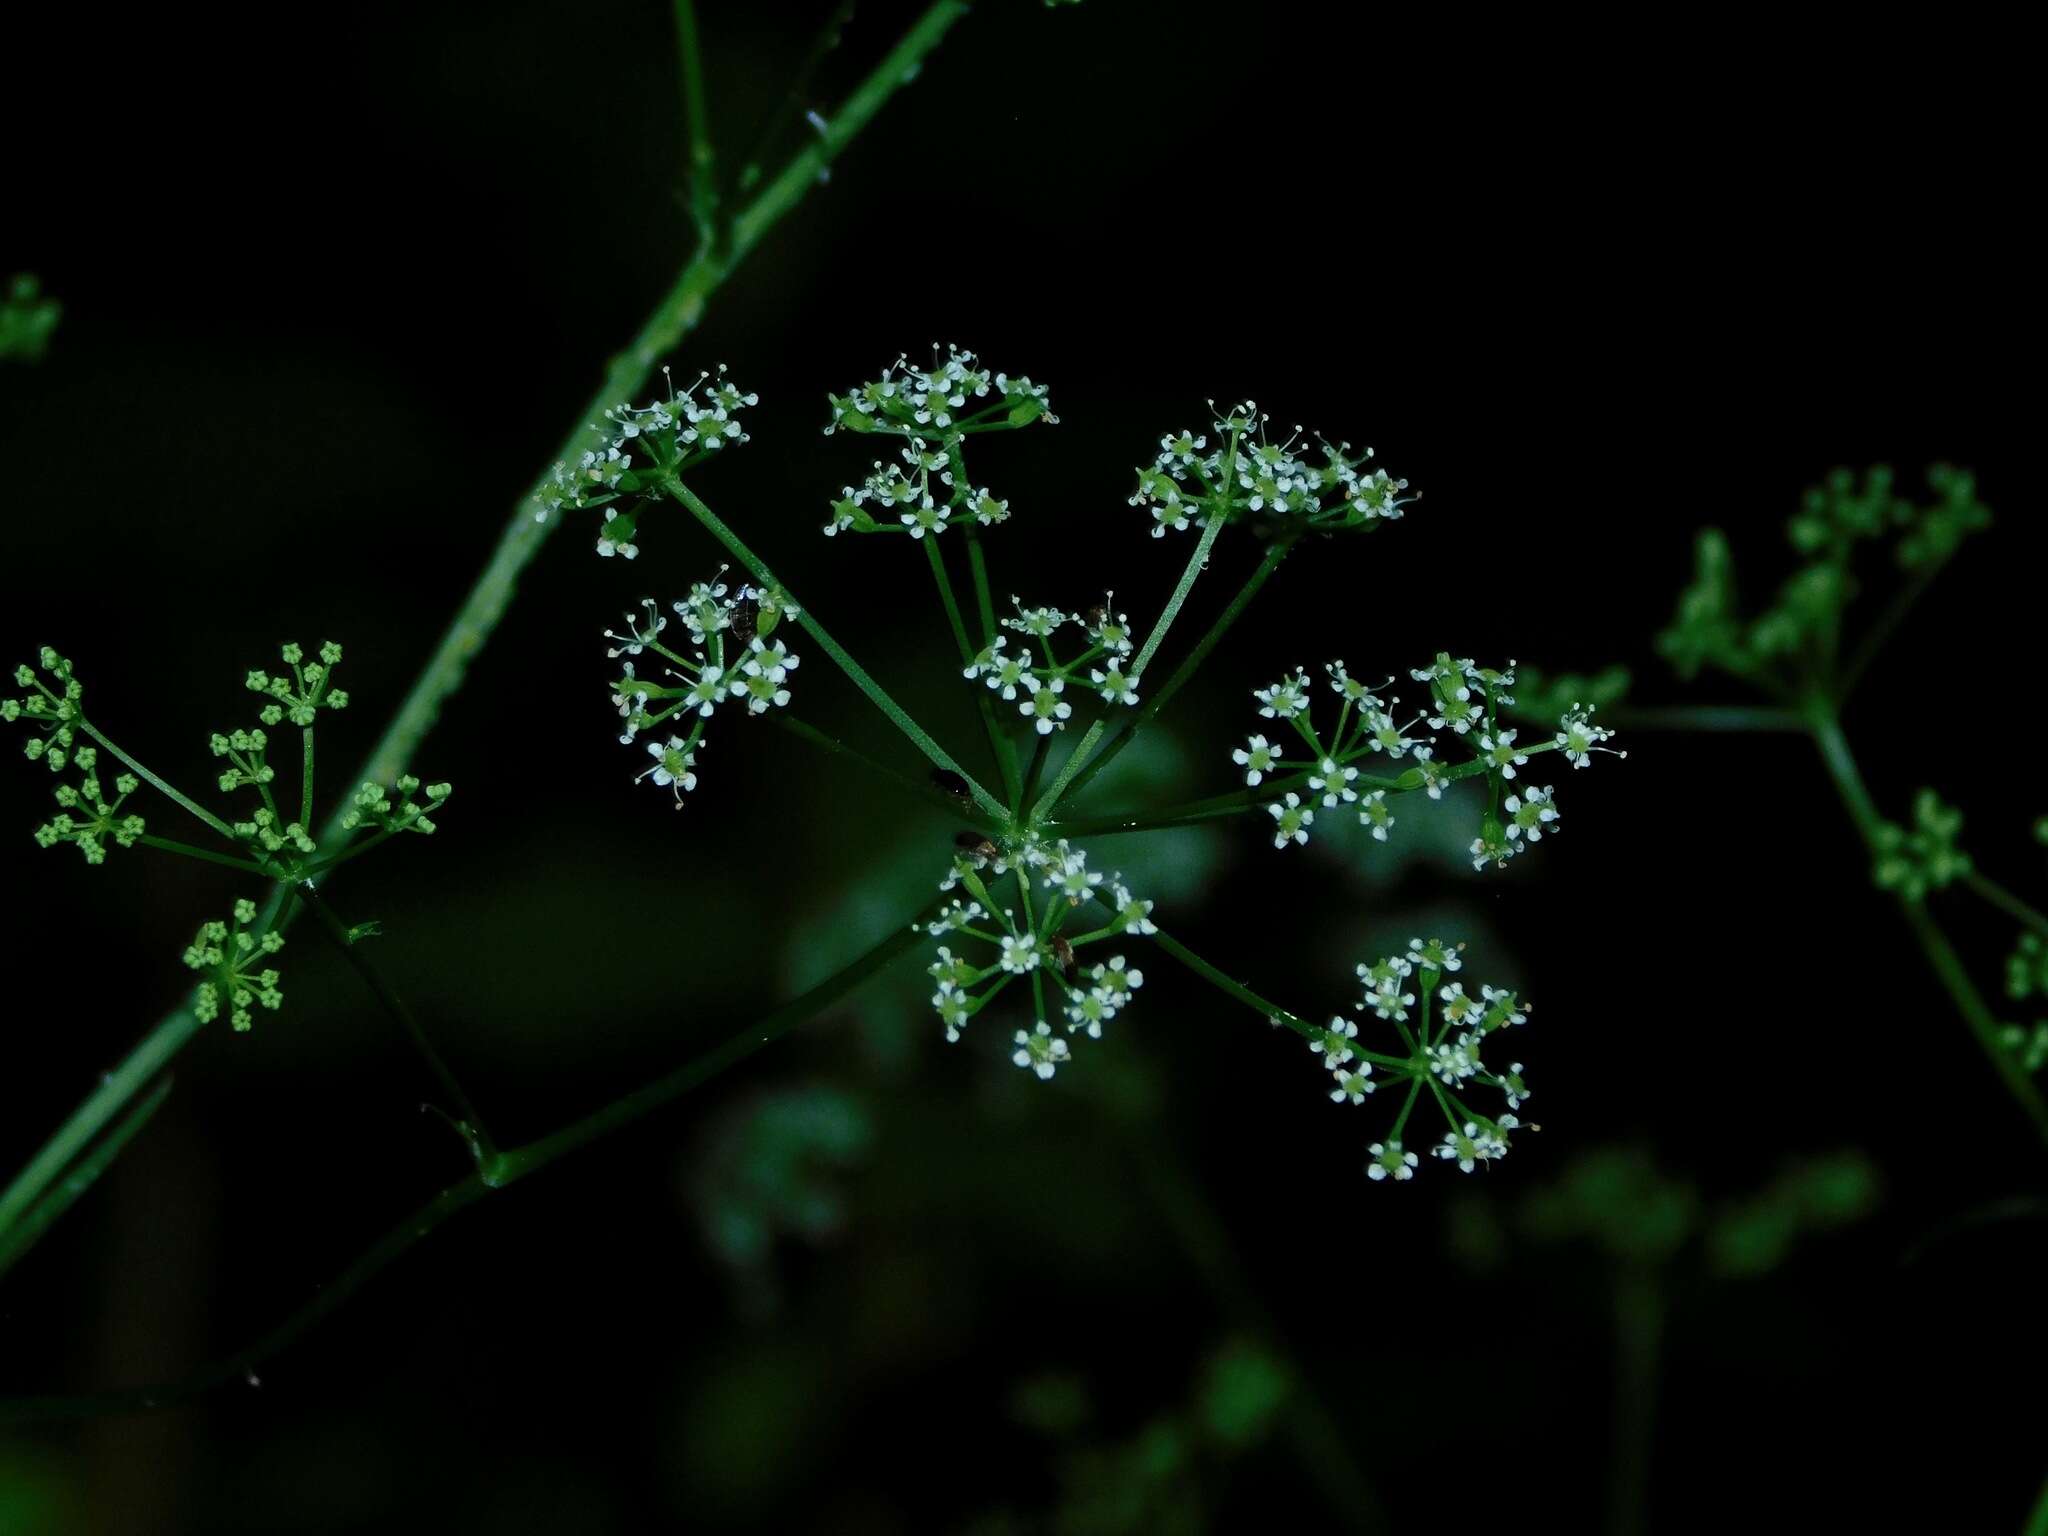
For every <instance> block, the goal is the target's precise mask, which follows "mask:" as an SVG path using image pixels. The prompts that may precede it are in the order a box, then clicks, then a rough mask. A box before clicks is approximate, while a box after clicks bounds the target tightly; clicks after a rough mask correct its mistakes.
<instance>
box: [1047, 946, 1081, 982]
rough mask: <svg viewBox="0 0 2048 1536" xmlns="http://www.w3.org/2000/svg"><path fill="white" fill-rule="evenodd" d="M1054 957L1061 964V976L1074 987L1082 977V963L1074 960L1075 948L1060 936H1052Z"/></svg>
mask: <svg viewBox="0 0 2048 1536" xmlns="http://www.w3.org/2000/svg"><path fill="white" fill-rule="evenodd" d="M1052 957H1053V959H1054V960H1056V961H1058V962H1059V968H1060V974H1061V975H1062V976H1064V977H1066V978H1067V985H1068V986H1070V987H1071V986H1072V985H1073V984H1074V983H1075V982H1076V981H1077V980H1079V979H1080V976H1081V962H1080V961H1078V960H1076V959H1075V958H1074V946H1073V945H1071V944H1069V943H1068V942H1067V941H1066V939H1065V938H1064V937H1063V936H1062V935H1060V934H1057V933H1056V934H1054V935H1053V936H1052Z"/></svg>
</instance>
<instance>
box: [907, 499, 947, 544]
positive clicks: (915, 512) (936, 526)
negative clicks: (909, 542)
mask: <svg viewBox="0 0 2048 1536" xmlns="http://www.w3.org/2000/svg"><path fill="white" fill-rule="evenodd" d="M951 515H952V510H951V508H948V507H942V506H940V505H939V504H938V503H937V502H935V501H933V500H932V498H931V496H930V494H929V493H927V494H926V495H925V497H924V499H923V500H922V501H920V502H919V503H918V504H917V505H916V506H914V507H912V508H911V509H910V510H909V511H907V512H900V513H898V514H897V516H896V520H897V521H898V522H899V523H901V524H903V526H904V527H905V528H908V529H909V530H910V536H911V537H912V538H913V539H921V538H923V537H924V536H925V535H926V534H928V533H943V532H945V529H946V520H947V519H948V518H949V517H950V516H951Z"/></svg>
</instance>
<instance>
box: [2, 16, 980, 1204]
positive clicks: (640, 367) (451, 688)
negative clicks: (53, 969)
mask: <svg viewBox="0 0 2048 1536" xmlns="http://www.w3.org/2000/svg"><path fill="white" fill-rule="evenodd" d="M966 14H967V6H966V4H965V3H964V0H935V3H934V4H932V5H930V6H929V7H927V8H926V9H925V11H924V12H923V13H922V14H921V15H920V16H919V17H918V19H917V20H916V21H915V22H914V23H912V24H911V27H910V29H909V30H908V31H907V32H905V33H904V34H903V36H902V37H901V38H900V39H899V40H898V42H897V44H896V46H895V47H894V48H892V49H891V50H890V51H889V53H888V54H887V55H886V56H885V57H884V58H883V59H882V61H881V62H880V63H879V64H878V65H876V66H875V68H874V69H873V70H872V71H870V72H869V74H868V75H867V77H866V78H865V79H864V80H863V81H862V82H861V83H860V85H859V86H858V87H856V88H855V90H854V91H853V94H852V95H850V96H848V97H847V98H846V100H845V101H844V102H843V103H841V105H840V107H839V110H838V112H837V113H836V114H835V115H834V116H833V117H832V118H831V120H830V122H829V124H828V126H827V128H826V130H825V131H823V132H821V133H820V134H819V135H818V136H817V138H816V140H815V141H814V142H812V143H809V144H806V145H805V146H804V148H803V149H801V150H800V151H798V152H797V153H796V154H795V155H794V156H792V157H791V159H790V161H789V163H788V164H787V165H786V166H785V167H784V168H783V170H782V172H781V173H780V174H779V175H777V176H776V178H775V179H774V180H773V181H771V182H769V183H768V184H767V185H766V186H764V187H763V188H762V189H761V192H760V193H759V195H758V196H756V197H755V198H754V199H753V200H752V201H751V202H749V203H748V204H747V205H746V207H745V208H743V209H741V210H740V211H739V213H738V214H737V215H736V216H735V218H734V219H733V222H732V225H731V229H730V232H729V236H728V238H727V240H726V242H725V245H724V247H723V248H722V249H706V248H699V249H698V251H697V252H696V253H695V254H694V255H693V256H692V257H691V258H690V260H689V262H688V263H687V264H686V265H685V266H684V267H683V270H682V271H681V273H680V274H678V276H677V278H676V281H675V284H674V286H673V287H671V288H670V289H669V291H668V293H667V294H666V295H664V296H663V298H662V300H661V302H660V303H659V304H658V305H656V306H655V309H654V312H653V313H652V314H651V315H649V316H648V318H647V320H646V322H645V323H644V324H643V325H642V326H641V328H640V331H639V333H638V334H637V335H636V336H635V337H634V338H633V341H632V342H631V344H630V345H629V346H628V347H627V348H626V349H625V350H624V351H623V352H621V353H619V354H618V355H617V356H616V357H614V358H613V359H612V362H611V365H610V368H609V369H608V370H607V372H606V374H605V377H604V381H603V383H602V384H601V385H600V386H599V388H598V391H597V393H596V394H595V395H594V396H592V397H591V399H590V401H589V402H588V403H587V404H586V405H585V406H584V407H583V409H582V410H581V411H579V412H578V413H577V416H576V422H577V426H576V428H575V430H574V431H572V432H571V433H570V434H569V436H568V438H567V439H566V440H565V441H564V442H563V444H562V445H561V447H560V449H559V450H558V451H557V452H556V453H555V454H554V455H552V456H551V458H550V463H553V462H554V461H555V460H560V459H571V458H574V457H575V456H576V455H577V454H578V453H580V452H581V451H582V450H583V447H584V446H585V443H586V441H587V437H588V432H589V428H588V427H587V426H586V425H584V424H585V423H587V422H591V421H595V420H598V419H600V418H601V417H602V416H603V414H604V411H605V409H606V407H608V406H613V405H616V404H618V403H619V402H620V401H621V400H626V399H630V398H631V397H632V396H633V395H634V394H636V393H637V392H638V391H639V389H640V387H641V385H642V384H644V383H645V382H646V380H647V376H648V375H649V374H650V373H651V372H653V370H654V366H655V364H656V363H657V362H659V361H660V359H661V358H662V356H663V355H664V354H665V353H668V352H670V351H673V350H674V349H675V347H676V345H677V344H678V343H679V342H680V341H681V340H682V339H683V337H684V336H686V335H688V334H689V333H690V332H691V331H693V330H694V329H696V327H697V324H698V322H699V321H701V320H702V319H703V316H704V311H705V308H706V305H707V304H708V302H709V299H710V296H711V294H712V293H713V292H715V291H716V290H717V288H718V287H719V285H720V284H721V283H723V282H724V281H725V280H726V278H727V277H729V276H731V274H732V273H733V271H734V270H735V269H736V268H737V267H738V266H739V264H740V262H741V261H742V260H743V259H744V258H745V257H746V256H747V254H748V253H750V252H751V251H752V250H753V248H754V247H755V246H756V245H758V244H759V243H760V241H761V239H762V237H763V236H764V235H766V234H767V233H768V231H769V230H770V229H772V228H773V227H774V226H775V225H776V223H778V222H779V221H780V220H781V219H782V217H783V216H784V215H785V214H787V213H788V212H789V211H790V210H791V209H792V208H794V207H796V205H797V204H798V203H800V202H801V201H802V200H803V198H804V196H805V195H806V194H807V193H808V192H809V191H810V190H811V188H812V187H814V186H815V185H817V183H818V181H819V179H820V177H821V174H822V173H823V172H824V170H825V169H826V167H828V166H829V165H830V164H831V163H832V161H833V160H834V159H836V158H837V157H838V155H839V153H840V152H841V151H842V150H843V149H845V148H846V146H847V145H848V144H849V143H851V142H852V141H853V139H854V138H855V137H856V136H857V135H858V134H859V133H860V132H861V130H862V129H863V128H865V127H866V126H867V124H868V123H869V122H870V121H871V120H872V119H873V118H874V116H875V114H876V113H877V112H879V111H880V110H881V109H882V107H883V105H884V104H885V103H886V102H887V101H888V100H889V98H890V97H891V96H893V95H895V93H896V92H897V91H898V90H900V89H901V88H902V87H903V86H904V85H905V84H907V83H908V82H909V81H910V80H911V79H912V78H913V77H914V76H915V75H916V74H917V71H918V68H919V66H920V65H921V64H922V62H923V60H924V58H925V56H926V55H928V54H929V53H930V52H931V51H932V50H933V49H934V48H936V47H937V46H938V45H939V43H940V41H941V40H942V39H943V38H944V37H945V35H946V34H947V32H948V31H950V30H951V28H952V26H953V24H954V23H955V22H957V21H959V20H960V18H961V17H962V16H964V15H966ZM550 473H551V471H548V470H543V472H542V473H541V474H540V475H539V476H538V477H536V479H535V480H534V482H533V484H532V485H531V486H529V487H528V489H527V491H526V493H525V494H524V495H523V496H521V498H520V500H519V502H518V504H517V505H516V506H515V507H514V508H513V511H512V515H511V518H510V519H509V521H508V522H507V523H506V525H505V527H504V529H503V531H502V532H501V533H500V534H499V537H498V542H497V546H496V548H495V549H494V550H493V552H492V554H491V557H490V560H489V561H488V562H487V563H486V565H485V567H484V570H483V573H482V574H481V575H480V576H479V577H478V578H477V580H476V582H475V584H474V585H473V586H472V587H471V588H470V591H469V595H468V596H467V597H466V598H465V599H464V600H463V603H462V606H461V607H460V608H458V609H457V610H456V613H455V617H454V619H453V621H452V622H451V623H450V625H449V627H448V630H447V632H446V634H444V635H443V636H442V638H441V642H440V644H439V645H438V646H437V647H436V648H435V651H434V653H433V655H432V656H431V657H429V658H428V661H427V664H426V666H425V667H424V668H423V669H422V670H421V672H420V674H419V676H418V677H417V678H416V679H415V680H414V682H413V685H412V688H411V690H410V691H409V692H408V693H407V694H406V697H405V700H404V702H403V703H402V704H401V705H400V706H399V708H398V712H397V713H396V714H395V715H394V716H393V717H392V719H391V721H390V723H389V724H388V725H387V726H386V727H385V730H384V734H383V736H382V737H381V738H380V739H379V740H378V742H377V745H376V747H375V748H374V749H373V750H372V752H371V753H370V757H369V760H368V762H366V763H365V764H364V765H363V771H362V772H361V773H360V774H359V775H358V776H357V778H356V780H355V781H354V782H356V783H361V782H363V781H364V780H369V779H374V780H375V781H376V782H378V783H380V784H390V783H392V782H394V781H395V780H396V779H397V778H398V777H399V775H401V774H403V773H404V772H405V771H406V768H407V767H408V766H409V765H410V764H411V762H412V757H413V754H414V752H415V751H417V750H418V748H419V745H420V743H421V742H422V741H424V740H425V739H426V737H427V734H428V733H429V732H430V731H432V730H433V728H434V724H435V722H436V721H437V720H438V719H439V718H440V713H441V706H442V704H443V703H444V702H446V700H447V699H448V698H449V696H450V695H452V694H453V693H455V692H456V691H457V690H458V689H459V688H461V686H462V681H463V677H464V675H465V674H466V673H467V672H468V670H469V664H470V662H471V661H472V660H473V659H475V657H477V656H478V655H480V654H481V653H482V651H483V649H484V647H485V646H486V645H488V644H489V642H490V639H491V636H492V634H493V632H495V630H496V629H497V627H498V624H499V622H500V621H501V620H502V619H503V618H504V616H505V612H506V610H507V609H508V608H510V607H511V604H512V600H513V598H514V597H515V596H516V595H517V592H518V586H519V577H520V573H521V572H523V571H524V570H525V569H526V567H527V565H528V564H529V563H530V562H531V561H532V560H533V558H534V556H535V555H537V554H538V553H539V552H540V547H541V545H542V544H543V543H545V542H546V540H547V537H548V535H549V534H550V533H552V532H553V531H554V529H555V527H556V526H557V524H558V523H559V521H560V519H556V520H555V521H552V522H545V523H543V522H538V521H536V520H535V518H534V516H533V496H534V495H535V494H536V493H538V492H539V491H540V490H541V489H543V488H544V487H545V486H546V485H547V483H548V481H549V478H550ZM87 729H88V731H90V727H87ZM95 739H98V737H97V734H96V733H95ZM103 745H106V746H107V748H108V750H109V751H111V752H114V754H115V756H117V757H120V758H121V759H122V761H124V762H126V761H127V758H126V757H125V755H124V754H122V753H120V752H119V751H118V750H117V749H115V748H114V747H113V746H112V744H111V743H103ZM130 766H131V767H135V766H136V765H134V764H132V763H131V764H130ZM137 772H138V774H139V773H140V772H141V770H140V769H139V768H137ZM144 776H145V777H149V778H150V782H152V783H156V782H157V781H156V780H155V779H154V778H153V777H152V776H148V775H144ZM158 788H160V789H163V790H164V792H165V793H167V794H172V798H173V799H176V800H179V802H180V803H181V804H186V808H187V809H188V810H192V811H193V812H194V813H195V814H197V815H199V816H200V818H201V819H202V820H205V821H207V822H209V824H213V823H214V819H213V818H211V817H208V816H207V815H206V814H205V813H204V812H203V811H201V810H199V808H197V807H194V806H191V805H190V804H189V803H187V802H184V801H183V800H182V797H179V796H177V795H175V794H174V793H173V792H172V791H170V790H169V789H168V787H167V786H164V785H161V784H158ZM347 809H348V803H347V800H346V799H344V801H343V803H342V804H341V806H340V807H338V808H337V809H336V811H335V813H334V815H333V817H332V818H331V819H330V820H329V821H328V823H327V826H326V827H325V829H324V830H323V831H322V833H321V835H320V845H321V847H322V849H323V850H325V849H336V848H340V847H341V846H342V845H343V844H344V843H346V841H347V836H348V829H347V828H346V827H344V826H343V825H342V822H341V817H342V816H343V814H344V813H345V812H346V810H347ZM215 830H217V831H219V830H222V828H221V827H219V826H218V825H217V824H216V825H215ZM230 840H231V841H232V837H230ZM342 856H345V855H334V854H330V855H329V857H328V862H329V863H332V862H334V861H335V859H336V858H338V857H342ZM286 889H288V887H285V886H282V885H279V886H275V887H273V888H272V891H271V895H270V897H269V899H268V901H267V903H266V911H267V914H268V919H276V918H278V917H280V916H282V915H283V912H282V908H283V905H284V892H285V890H286ZM198 1030H199V1021H198V1020H197V1019H195V1018H194V1017H193V1016H192V1012H191V1010H190V1008H188V1007H179V1008H175V1009H173V1010H172V1011H171V1012H169V1013H167V1014H166V1015H164V1017H163V1018H161V1019H159V1020H158V1021H157V1023H156V1025H155V1026H154V1027H153V1028H152V1029H151V1030H150V1031H149V1033H148V1034H147V1035H145V1036H144V1037H143V1039H142V1041H141V1042H140V1043H139V1044H138V1045H136V1047H135V1048H134V1050H132V1051H131V1052H130V1053H129V1055H128V1057H127V1059H126V1060H124V1061H123V1062H122V1063H121V1064H120V1065H119V1066H118V1067H116V1068H115V1069H114V1071H113V1072H111V1073H109V1074H108V1075H107V1076H106V1077H105V1078H104V1079H103V1080H102V1081H101V1083H100V1085H99V1086H98V1087H97V1088H95V1089H94V1090H93V1092H92V1093H91V1094H90V1095H88V1096H87V1097H86V1099H85V1101H84V1102H83V1103H82V1104H80V1105H79V1107H78V1108H77V1109H76V1110H74V1111H73V1112H72V1114H71V1116H70V1117H69V1118H68V1119H67V1120H66V1121H65V1122H64V1124H63V1125H61V1126H59V1127H58V1128H57V1130H56V1132H55V1133H54V1134H53V1135H52V1136H51V1137H50V1139H49V1140H48V1141H47V1142H45V1143H44V1145H43V1146H42V1148H41V1149H40V1150H39V1151H38V1152H37V1153H36V1155H35V1157H33V1158H32V1159H31V1160H30V1161H29V1163H28V1165H27V1166H26V1167H25V1168H24V1169H23V1170H22V1171H21V1173H20V1174H19V1175H17V1176H16V1178H15V1180H14V1182H13V1183H12V1184H10V1185H9V1186H8V1187H7V1189H6V1190H5V1191H4V1192H0V1234H4V1233H5V1232H6V1231H7V1229H8V1227H9V1226H10V1225H11V1224H12V1223H13V1221H14V1220H15V1219H17V1218H18V1217H19V1216H20V1214H21V1212H22V1211H23V1210H24V1209H26V1208H27V1207H28V1206H29V1205H30V1204H32V1203H33V1202H34V1201H35V1200H36V1198H37V1197H38V1196H40V1195H41V1194H42V1192H43V1191H44V1190H45V1189H47V1188H48V1187H49V1185H50V1183H51V1182H52V1181H54V1180H55V1179H56V1178H58V1177H59V1176H60V1175H62V1173H63V1172H64V1169H65V1168H66V1167H67V1166H68V1165H69V1164H70V1162H71V1160H72V1159H73V1158H74V1157H76V1156H77V1155H78V1153H79V1151H80V1150H81V1149H82V1148H83V1147H84V1146H85V1145H86V1144H87V1143H88V1142H90V1141H91V1140H92V1138H93V1137H94V1136H95V1135H97V1134H98V1133H99V1131H100V1129H101V1128H102V1127H104V1126H105V1125H106V1124H107V1123H108V1121H109V1120H111V1119H112V1118H113V1117H114V1116H116V1115H118V1114H119V1113H120V1111H121V1108H122V1106H123V1105H125V1104H126V1103H127V1102H128V1101H129V1100H130V1099H131V1098H133V1097H134V1096H135V1094H136V1093H138V1092H139V1091H140V1090H141V1089H142V1088H143V1087H145V1086H146V1085H147V1084H148V1082H149V1081H150V1079H151V1078H153V1077H154V1076H155V1075H156V1073H157V1072H158V1071H159V1070H160V1069H161V1068H162V1067H163V1066H164V1064H165V1063H166V1062H168V1061H170V1060H171V1059H172V1058H173V1057H175V1056H176V1055H177V1054H178V1052H179V1051H181V1050H183V1049H184V1048H185V1046H186V1045H187V1044H188V1043H189V1042H190V1040H191V1039H192V1036H193V1035H194V1034H196V1033H197V1032H198Z"/></svg>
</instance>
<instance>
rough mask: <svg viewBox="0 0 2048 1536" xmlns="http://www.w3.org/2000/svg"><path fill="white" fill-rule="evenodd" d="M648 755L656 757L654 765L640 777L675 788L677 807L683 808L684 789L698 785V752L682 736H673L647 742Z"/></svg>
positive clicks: (666, 787)
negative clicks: (665, 739)
mask: <svg viewBox="0 0 2048 1536" xmlns="http://www.w3.org/2000/svg"><path fill="white" fill-rule="evenodd" d="M647 755H648V756H649V757H652V758H653V759H654V766H653V767H652V768H649V769H646V770H644V771H643V772H642V773H640V774H639V775H638V776H637V777H638V779H645V778H650V777H651V778H652V779H653V780H654V782H655V783H656V784H658V785H660V786H661V787H662V788H664V789H668V788H673V789H674V790H675V796H676V809H677V810H681V809H682V805H683V793H684V791H685V790H691V789H695V788H696V787H697V774H696V762H697V754H696V753H695V752H694V751H693V750H691V748H690V747H689V746H688V745H687V744H686V743H685V742H684V741H683V738H682V737H680V736H671V737H669V739H668V740H667V741H666V742H658V741H650V742H649V743H647ZM636 782H637V779H636Z"/></svg>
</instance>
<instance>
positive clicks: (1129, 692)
mask: <svg viewBox="0 0 2048 1536" xmlns="http://www.w3.org/2000/svg"><path fill="white" fill-rule="evenodd" d="M1088 681H1089V682H1090V683H1092V684H1093V685H1094V687H1095V691H1096V692H1097V693H1100V694H1101V695H1102V698H1103V702H1104V703H1106V704H1136V703H1137V702H1138V680H1137V679H1136V678H1135V677H1125V676H1124V669H1123V664H1122V663H1121V662H1115V661H1112V662H1111V663H1110V664H1109V670H1108V671H1107V672H1099V671H1096V670H1094V669H1092V668H1091V669H1090V670H1089V673H1088Z"/></svg>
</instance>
